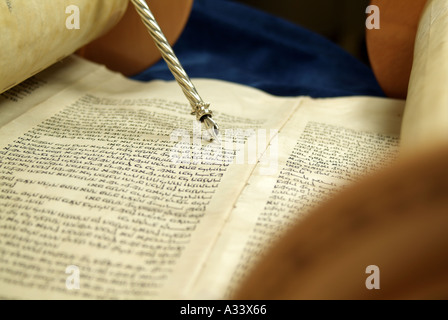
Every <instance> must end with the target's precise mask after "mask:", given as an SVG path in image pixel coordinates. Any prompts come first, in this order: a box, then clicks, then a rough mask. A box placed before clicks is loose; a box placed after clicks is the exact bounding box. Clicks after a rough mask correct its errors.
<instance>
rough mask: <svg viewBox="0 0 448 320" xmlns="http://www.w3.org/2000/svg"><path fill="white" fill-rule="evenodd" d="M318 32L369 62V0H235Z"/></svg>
mask: <svg viewBox="0 0 448 320" xmlns="http://www.w3.org/2000/svg"><path fill="white" fill-rule="evenodd" d="M236 1H238V2H241V3H244V4H247V5H249V6H251V7H255V8H258V9H261V10H263V11H266V12H269V13H271V14H274V15H276V16H279V17H282V18H284V19H286V20H289V21H291V22H293V23H295V24H298V25H301V26H303V27H305V28H307V29H309V30H312V31H315V32H316V33H319V34H321V35H322V36H324V37H325V38H327V39H329V40H331V41H333V42H335V43H337V44H338V45H340V46H341V47H342V48H344V49H345V50H346V51H348V52H349V53H351V54H352V55H354V56H356V57H357V58H359V59H360V60H362V61H363V62H364V63H366V64H369V61H368V55H367V49H366V44H365V32H366V28H365V21H366V13H365V11H366V8H367V6H368V5H369V2H370V1H369V0H236Z"/></svg>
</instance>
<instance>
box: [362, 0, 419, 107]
mask: <svg viewBox="0 0 448 320" xmlns="http://www.w3.org/2000/svg"><path fill="white" fill-rule="evenodd" d="M426 1H427V0H412V3H411V1H408V0H391V1H384V0H372V1H371V4H372V5H376V6H378V7H379V9H380V12H381V20H380V21H381V29H380V30H375V29H373V30H368V31H367V48H368V51H369V59H370V62H371V64H372V68H373V71H374V72H375V75H376V77H377V80H378V82H379V83H380V85H381V87H382V88H383V90H384V92H385V93H386V95H387V96H389V97H392V98H401V99H404V98H406V96H407V90H408V82H409V76H410V74H411V67H412V61H413V54H414V44H415V35H416V32H417V28H418V21H419V18H420V16H421V13H422V11H423V8H424V6H425V4H426Z"/></svg>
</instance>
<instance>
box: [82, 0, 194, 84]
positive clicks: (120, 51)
mask: <svg viewBox="0 0 448 320" xmlns="http://www.w3.org/2000/svg"><path fill="white" fill-rule="evenodd" d="M147 3H148V6H149V8H150V9H151V11H152V13H153V14H154V16H155V17H156V19H157V22H158V23H159V25H160V27H161V28H162V30H163V33H164V34H165V36H166V38H167V39H168V41H169V42H170V43H171V44H173V43H174V42H175V41H176V40H177V39H178V37H179V35H180V34H181V32H182V30H183V28H184V27H185V24H186V22H187V20H188V17H189V15H190V11H191V6H192V4H193V0H147ZM78 54H79V55H80V56H82V57H84V58H86V59H88V60H91V61H94V62H97V63H101V64H104V65H106V66H107V67H108V68H109V69H111V70H114V71H118V72H121V73H123V74H124V75H126V76H131V75H134V74H136V73H138V72H141V71H143V70H144V69H146V68H148V67H149V66H151V65H152V64H154V63H155V62H156V61H157V60H158V59H159V58H160V54H159V52H158V50H157V48H156V47H155V45H154V41H153V40H152V38H151V36H150V35H149V33H148V31H147V30H146V28H145V26H144V25H143V23H142V21H141V19H140V16H139V15H138V14H137V12H136V11H135V9H134V6H133V4H132V3H131V2H129V5H128V9H127V11H126V13H125V15H124V17H123V18H122V20H121V21H120V22H119V23H118V25H116V26H115V27H114V28H113V29H112V30H111V31H110V32H109V33H108V34H106V35H105V36H103V37H101V38H99V39H97V40H95V41H93V42H92V43H90V44H89V45H87V46H86V47H84V48H82V49H81V50H79V51H78Z"/></svg>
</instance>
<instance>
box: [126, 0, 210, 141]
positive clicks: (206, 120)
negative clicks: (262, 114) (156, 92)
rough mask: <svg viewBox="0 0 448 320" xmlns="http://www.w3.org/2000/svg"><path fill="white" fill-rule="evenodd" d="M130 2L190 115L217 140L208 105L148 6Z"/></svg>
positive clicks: (143, 1)
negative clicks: (185, 99)
mask: <svg viewBox="0 0 448 320" xmlns="http://www.w3.org/2000/svg"><path fill="white" fill-rule="evenodd" d="M131 2H132V3H133V4H134V6H135V8H136V10H137V12H138V14H139V15H140V17H141V18H142V21H143V24H144V25H145V26H146V28H147V29H148V31H149V33H150V35H151V37H152V38H153V40H154V42H155V44H156V46H157V48H158V49H159V51H160V54H161V55H162V57H163V59H164V60H165V62H166V63H167V65H168V68H169V69H170V71H171V73H172V74H173V76H174V78H175V79H176V81H177V83H178V84H179V85H180V87H181V89H182V91H183V92H184V94H185V96H186V97H187V99H188V101H189V102H190V105H191V107H192V112H191V114H192V115H195V116H196V119H197V120H198V121H200V122H202V123H203V124H204V126H205V128H206V130H207V132H208V133H209V135H210V137H211V139H212V140H213V139H218V134H219V127H218V125H217V124H216V122H215V121H214V120H213V119H212V115H213V112H212V111H211V110H210V108H209V106H210V104H208V103H205V102H204V101H203V100H202V98H201V96H200V95H199V94H198V92H197V90H196V88H195V86H194V85H193V83H192V82H191V80H190V78H189V77H188V75H187V73H186V72H185V70H184V68H183V67H182V65H181V64H180V62H179V59H178V58H177V57H176V55H175V53H174V51H173V49H172V47H171V45H170V44H169V42H168V40H167V39H166V37H165V35H164V34H163V32H162V30H161V28H160V26H159V24H158V23H157V21H156V19H155V18H154V15H153V14H152V12H151V10H149V7H148V4H147V3H146V1H145V0H131Z"/></svg>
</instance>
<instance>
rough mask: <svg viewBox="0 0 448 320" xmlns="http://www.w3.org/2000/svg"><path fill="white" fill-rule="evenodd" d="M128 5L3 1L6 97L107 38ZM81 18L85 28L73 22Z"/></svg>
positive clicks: (1, 65) (0, 56)
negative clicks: (68, 57) (36, 75)
mask: <svg viewBox="0 0 448 320" xmlns="http://www.w3.org/2000/svg"><path fill="white" fill-rule="evenodd" d="M127 5H128V1H127V0H51V1H48V0H45V1H42V0H0V30H1V31H0V46H1V48H2V49H1V50H0V93H1V92H4V91H6V90H7V89H9V88H11V87H13V86H15V85H17V84H18V83H20V82H22V81H23V80H25V79H27V78H29V77H31V76H33V75H34V74H36V73H38V72H39V71H42V70H44V69H46V68H48V67H49V66H50V65H52V64H54V63H56V62H57V61H60V60H62V59H63V58H64V57H67V56H69V55H71V54H72V53H73V52H75V51H76V50H77V49H79V48H80V47H82V46H83V45H85V44H87V43H89V42H91V41H93V40H94V39H96V38H98V37H99V36H101V35H103V34H104V33H105V32H106V31H108V30H109V29H110V28H111V27H113V26H114V25H115V24H116V23H118V21H119V20H120V18H121V17H122V15H123V14H124V12H125V10H126V7H127ZM75 7H76V11H74V10H73V9H72V8H75ZM74 15H76V16H74ZM78 18H79V25H78V24H75V22H76V21H74V20H72V19H78ZM73 24H74V27H72V25H73ZM67 25H68V27H67Z"/></svg>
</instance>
